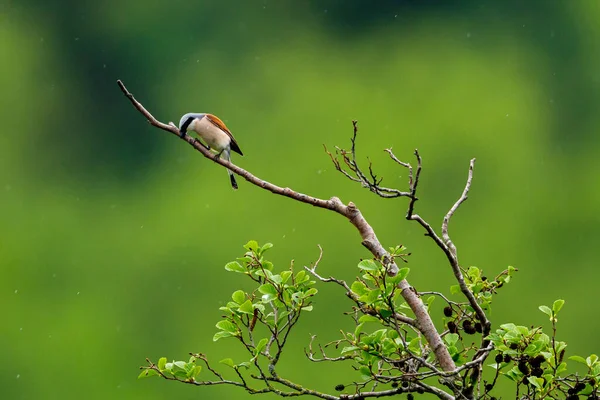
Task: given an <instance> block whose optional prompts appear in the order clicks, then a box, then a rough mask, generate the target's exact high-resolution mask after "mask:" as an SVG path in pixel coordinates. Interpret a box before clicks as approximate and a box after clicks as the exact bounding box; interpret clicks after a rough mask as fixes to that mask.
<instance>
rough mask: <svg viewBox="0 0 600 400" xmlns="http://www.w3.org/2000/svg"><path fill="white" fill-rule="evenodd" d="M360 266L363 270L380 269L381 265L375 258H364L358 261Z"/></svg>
mask: <svg viewBox="0 0 600 400" xmlns="http://www.w3.org/2000/svg"><path fill="white" fill-rule="evenodd" d="M358 268H360V269H362V270H363V271H378V270H379V266H378V265H377V264H376V263H375V261H373V260H362V261H361V262H359V263H358Z"/></svg>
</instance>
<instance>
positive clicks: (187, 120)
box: [179, 117, 196, 132]
mask: <svg viewBox="0 0 600 400" xmlns="http://www.w3.org/2000/svg"><path fill="white" fill-rule="evenodd" d="M194 119H196V117H189V118H188V119H186V120H185V122H184V123H183V125H181V128H180V129H179V132H186V131H187V128H188V126H190V124H191V123H192V121H193V120H194Z"/></svg>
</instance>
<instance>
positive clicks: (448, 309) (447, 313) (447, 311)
mask: <svg viewBox="0 0 600 400" xmlns="http://www.w3.org/2000/svg"><path fill="white" fill-rule="evenodd" d="M444 315H445V316H446V317H451V316H452V307H450V306H446V307H444Z"/></svg>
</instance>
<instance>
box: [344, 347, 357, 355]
mask: <svg viewBox="0 0 600 400" xmlns="http://www.w3.org/2000/svg"><path fill="white" fill-rule="evenodd" d="M356 350H358V347H356V346H346V347H344V348H343V349H342V354H345V353H352V352H355V351H356Z"/></svg>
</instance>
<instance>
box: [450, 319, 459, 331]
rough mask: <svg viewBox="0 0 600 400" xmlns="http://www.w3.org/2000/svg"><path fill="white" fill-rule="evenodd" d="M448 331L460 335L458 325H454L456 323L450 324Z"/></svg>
mask: <svg viewBox="0 0 600 400" xmlns="http://www.w3.org/2000/svg"><path fill="white" fill-rule="evenodd" d="M448 330H449V331H450V333H458V327H457V326H456V323H454V321H450V322H448Z"/></svg>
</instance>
